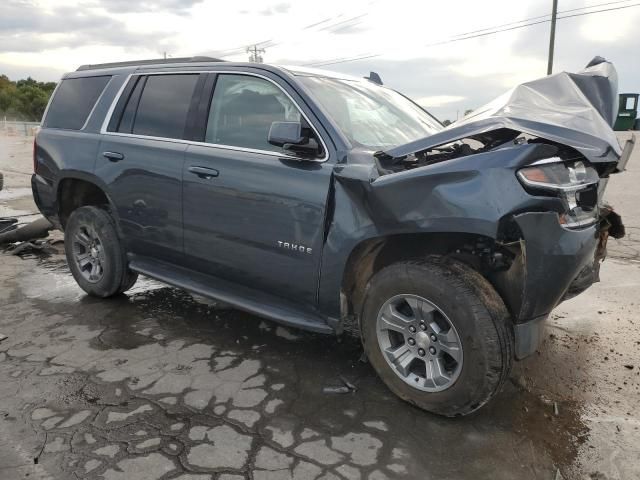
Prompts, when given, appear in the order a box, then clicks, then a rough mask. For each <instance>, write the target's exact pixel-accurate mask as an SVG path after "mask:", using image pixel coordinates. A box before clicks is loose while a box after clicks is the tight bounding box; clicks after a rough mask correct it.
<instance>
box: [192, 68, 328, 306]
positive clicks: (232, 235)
mask: <svg viewBox="0 0 640 480" xmlns="http://www.w3.org/2000/svg"><path fill="white" fill-rule="evenodd" d="M214 80H215V88H214V89H213V95H212V96H210V97H208V98H206V102H205V103H206V105H205V106H206V108H205V110H204V119H203V120H202V122H203V123H205V125H203V127H205V128H204V129H203V132H202V138H200V141H201V144H200V145H190V146H189V148H188V149H187V152H186V161H185V165H184V184H183V185H184V232H185V237H184V242H185V260H186V261H187V262H188V264H189V265H190V266H191V267H192V268H194V269H197V270H200V271H202V272H205V273H209V274H212V275H215V276H216V277H219V278H222V279H225V280H229V281H232V282H235V283H239V284H242V285H244V286H247V287H250V288H255V289H259V290H261V291H265V292H270V293H272V294H275V295H278V296H280V297H281V298H285V299H287V300H293V301H296V302H301V303H304V304H309V303H315V296H316V295H315V294H316V290H317V285H318V273H319V265H320V259H321V252H322V244H323V232H324V216H325V206H326V201H327V194H328V191H329V184H330V179H331V173H332V166H331V165H330V164H329V163H328V162H324V160H326V158H327V152H326V148H324V151H323V152H322V153H321V154H320V155H319V156H318V158H316V159H315V161H300V160H296V159H294V158H292V157H291V156H289V155H287V154H286V153H285V152H284V151H283V150H282V149H280V148H278V147H274V146H272V145H270V144H269V143H268V141H267V135H268V133H269V128H270V127H271V123H272V122H274V121H299V120H302V121H303V122H308V120H307V119H306V118H305V117H304V116H303V115H302V114H301V109H300V108H299V106H298V104H296V102H295V101H294V100H293V98H294V97H293V96H294V95H295V92H294V91H292V90H289V91H287V90H286V89H287V88H290V87H287V86H286V85H281V84H279V83H278V81H277V79H275V78H267V77H266V76H257V75H250V74H246V73H237V74H236V73H220V74H217V76H216V77H215V78H214ZM211 83H212V84H213V83H214V82H211ZM205 92H206V89H205ZM315 135H317V133H316V134H315ZM318 141H319V143H321V144H322V141H321V139H320V138H318Z"/></svg>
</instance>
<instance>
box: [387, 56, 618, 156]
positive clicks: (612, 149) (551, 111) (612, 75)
mask: <svg viewBox="0 0 640 480" xmlns="http://www.w3.org/2000/svg"><path fill="white" fill-rule="evenodd" d="M617 92H618V75H617V73H616V70H615V68H614V66H613V64H611V63H610V62H607V61H606V60H604V59H602V58H600V57H596V58H594V59H593V60H592V61H591V62H590V63H589V65H588V66H587V68H586V69H584V70H583V71H581V72H578V73H567V72H562V73H557V74H555V75H550V76H547V77H543V78H540V79H538V80H533V81H531V82H526V83H523V84H521V85H518V86H517V87H515V88H513V89H511V90H509V91H508V92H506V93H504V94H503V95H501V96H499V97H498V98H496V99H495V100H493V101H492V102H490V103H488V104H486V105H485V106H483V107H481V108H478V109H477V110H475V111H473V112H472V113H471V114H469V115H467V116H466V117H465V118H463V119H462V120H460V121H458V122H455V123H453V124H452V125H450V126H449V127H447V128H445V129H444V130H442V131H440V132H438V133H436V134H434V135H430V136H428V137H424V138H422V139H419V140H416V141H413V142H410V143H407V144H404V145H401V146H399V147H395V148H392V149H389V150H386V151H384V152H383V154H386V155H388V156H389V157H392V158H399V157H404V156H406V155H409V154H412V153H416V152H420V151H424V150H427V149H430V148H432V147H436V146H439V145H444V144H446V143H450V142H452V141H455V140H459V139H462V138H471V137H473V136H474V135H475V136H480V135H481V134H483V133H486V132H490V131H492V130H497V129H509V130H513V131H515V132H522V133H526V134H531V135H534V136H537V137H542V138H546V139H548V140H552V141H555V142H558V143H562V144H565V145H569V146H571V147H573V148H575V149H576V150H577V151H579V152H580V153H582V154H583V155H584V156H585V157H586V158H587V159H589V160H590V161H592V162H616V161H618V159H619V158H620V155H621V153H622V149H621V148H620V144H619V143H618V139H617V138H616V135H615V133H614V131H613V129H612V126H613V123H614V122H615V118H616V115H617V103H618V102H617Z"/></svg>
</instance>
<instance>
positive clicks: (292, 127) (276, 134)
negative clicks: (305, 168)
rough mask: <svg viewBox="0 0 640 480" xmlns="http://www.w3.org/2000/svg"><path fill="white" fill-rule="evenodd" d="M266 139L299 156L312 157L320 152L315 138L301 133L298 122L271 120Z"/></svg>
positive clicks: (301, 128) (306, 129) (300, 125)
mask: <svg viewBox="0 0 640 480" xmlns="http://www.w3.org/2000/svg"><path fill="white" fill-rule="evenodd" d="M304 130H305V131H308V130H309V129H308V128H304ZM267 140H268V142H269V143H270V144H271V145H275V146H276V147H282V149H283V150H287V151H289V152H291V153H292V154H294V155H296V156H298V157H301V158H305V157H306V158H314V157H316V156H317V155H318V153H320V145H318V142H317V141H316V139H315V138H309V136H307V135H306V134H305V133H303V126H302V124H301V123H300V122H272V123H271V128H270V129H269V137H268V139H267Z"/></svg>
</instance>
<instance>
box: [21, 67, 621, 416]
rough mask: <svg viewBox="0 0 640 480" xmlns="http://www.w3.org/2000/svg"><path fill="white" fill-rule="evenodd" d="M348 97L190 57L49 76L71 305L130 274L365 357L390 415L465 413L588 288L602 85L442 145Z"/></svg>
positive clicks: (529, 101)
mask: <svg viewBox="0 0 640 480" xmlns="http://www.w3.org/2000/svg"><path fill="white" fill-rule="evenodd" d="M381 83H382V82H381V81H380V79H379V77H378V76H377V75H375V74H373V75H371V76H370V77H369V78H366V79H358V78H352V77H347V76H344V75H339V74H334V73H330V72H324V71H318V70H308V69H303V68H298V67H277V66H269V65H262V64H241V63H227V62H220V61H214V60H213V59H205V58H192V59H178V60H171V61H146V62H129V63H118V64H102V65H88V66H83V67H80V68H79V69H78V70H77V71H75V72H72V73H68V74H66V75H65V76H64V77H63V79H62V81H61V82H60V83H59V85H58V87H57V89H56V91H55V93H54V95H53V98H52V100H51V102H50V105H49V106H48V108H47V111H46V112H45V115H44V119H43V122H42V129H41V130H40V131H39V133H38V135H37V137H36V142H35V146H34V168H35V174H34V175H33V179H32V185H33V194H34V197H35V200H36V202H37V204H38V207H39V208H40V210H41V212H42V213H43V214H44V215H45V216H46V217H47V218H48V219H49V220H50V221H51V222H53V223H54V225H55V226H56V227H58V228H60V229H62V230H64V233H65V249H66V254H67V260H68V263H69V268H70V269H71V272H72V273H73V276H74V277H75V279H76V281H77V282H78V284H79V285H80V287H81V288H82V289H84V290H85V291H86V292H87V293H89V294H90V295H95V296H98V297H110V296H113V295H117V294H120V293H122V292H124V291H126V290H127V289H129V288H130V287H131V286H132V285H133V284H134V283H135V281H136V278H137V276H138V274H139V273H141V274H143V275H147V276H149V277H153V278H155V279H158V280H160V281H162V282H166V283H168V284H171V285H175V286H178V287H182V288H185V289H187V290H190V291H192V292H196V293H198V294H200V295H205V296H208V297H213V298H216V299H220V300H222V301H224V302H227V303H230V304H232V305H235V306H237V307H238V308H241V309H244V310H247V311H250V312H253V313H256V314H258V315H261V316H264V317H267V318H270V319H272V320H274V321H277V322H281V323H283V324H286V325H290V326H296V327H300V328H304V329H308V330H312V331H315V332H321V333H336V334H342V333H344V332H346V333H349V334H352V335H356V336H358V337H360V338H361V339H362V342H363V345H364V349H365V352H366V354H367V356H368V358H369V360H370V362H371V364H372V365H373V367H374V368H375V370H376V371H377V372H378V374H379V375H380V377H381V378H382V380H383V381H384V382H385V383H386V384H387V385H388V386H389V388H390V389H391V390H392V391H393V392H395V393H396V394H397V395H399V396H400V397H401V398H403V399H405V400H407V401H409V402H411V403H413V404H415V405H417V406H419V407H421V408H423V409H425V410H428V411H431V412H435V413H439V414H442V415H448V416H454V415H464V414H468V413H470V412H473V411H474V410H476V409H478V408H480V407H481V406H482V405H484V404H485V403H486V402H487V401H489V399H490V398H491V397H492V396H493V395H495V394H496V392H498V390H499V389H500V387H501V385H502V384H503V382H504V381H505V379H506V378H507V376H508V373H509V370H510V367H511V364H512V362H513V360H514V359H520V358H523V357H525V356H527V355H529V354H531V353H532V352H534V351H535V349H536V348H537V346H538V344H539V341H540V339H541V336H542V332H543V325H544V320H545V319H546V318H547V316H548V315H549V313H550V312H551V310H552V309H553V308H554V307H555V306H556V305H557V304H558V303H559V302H561V301H562V300H563V299H565V298H568V297H570V296H572V295H575V294H577V293H580V292H582V291H583V290H585V289H586V288H587V287H588V286H589V285H591V283H593V282H594V281H596V280H597V278H598V267H599V262H600V261H601V260H602V259H603V258H604V255H605V245H606V240H607V236H608V235H609V234H611V235H614V236H619V235H621V231H622V228H623V227H622V225H621V223H620V217H619V216H618V215H617V214H615V213H614V212H613V211H612V210H611V209H610V208H608V207H604V206H602V205H601V202H600V199H601V198H602V191H603V189H604V186H605V185H606V181H607V178H608V176H609V175H610V174H611V173H615V172H617V171H620V170H622V169H623V167H624V163H625V161H626V159H627V158H628V155H629V153H630V149H631V147H632V144H631V143H629V144H628V145H627V146H626V147H625V149H622V148H621V147H620V145H619V144H618V142H617V140H616V137H615V135H614V134H613V132H612V130H611V124H612V122H613V119H614V118H615V113H616V112H615V104H616V102H615V100H616V98H615V97H616V88H617V87H616V80H615V70H614V69H613V66H612V65H611V64H610V63H608V62H606V61H604V60H602V59H599V58H596V59H594V61H593V62H592V63H591V64H590V65H589V66H588V68H587V69H586V70H584V71H583V72H580V73H577V74H568V73H561V74H557V75H554V76H550V77H546V78H543V79H540V80H536V81H533V82H529V83H527V84H525V85H521V86H518V87H516V88H515V89H513V90H512V91H510V92H508V93H507V94H506V95H505V96H503V97H501V98H500V99H498V100H496V101H495V102H493V103H491V104H489V105H488V106H486V107H484V108H482V109H479V110H477V111H476V112H474V113H473V114H472V115H470V116H469V117H467V118H465V119H464V120H463V121H460V122H456V123H455V124H453V125H452V126H450V127H448V128H443V127H442V125H441V124H440V123H439V122H438V121H437V120H436V119H435V118H434V117H432V116H431V115H430V114H429V113H428V112H426V111H425V110H424V109H422V108H421V107H420V106H418V105H417V104H415V103H413V102H412V101H411V100H409V99H408V98H406V97H405V96H403V95H402V94H400V93H398V92H396V91H394V90H392V89H390V88H387V87H385V86H383V85H381Z"/></svg>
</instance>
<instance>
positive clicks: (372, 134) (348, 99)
mask: <svg viewBox="0 0 640 480" xmlns="http://www.w3.org/2000/svg"><path fill="white" fill-rule="evenodd" d="M298 78H299V79H300V81H301V82H302V83H303V84H304V85H305V86H306V87H307V88H308V89H309V90H311V93H312V94H313V96H314V97H315V98H316V100H317V101H318V102H319V103H320V104H321V105H322V107H324V109H325V110H326V111H327V113H328V114H329V115H330V116H331V118H332V119H333V120H334V121H335V122H336V123H337V125H338V127H339V128H340V130H341V131H342V133H343V134H344V135H345V136H346V137H347V138H348V139H349V141H350V142H351V143H352V144H353V145H356V146H361V147H368V148H372V149H384V148H390V147H395V146H398V145H402V144H405V143H408V142H411V141H413V140H418V139H419V138H423V137H426V136H429V135H433V134H434V133H436V132H439V131H440V130H442V126H440V124H439V123H438V122H437V121H436V120H435V119H434V118H433V117H431V116H430V115H429V114H428V113H426V112H425V111H424V110H422V109H421V108H420V107H419V106H417V105H416V104H414V103H413V102H411V101H410V100H408V99H407V98H405V97H403V96H402V95H400V94H399V93H397V92H395V91H393V90H391V89H389V88H385V87H381V86H378V85H375V84H373V83H371V82H369V81H360V80H343V79H336V78H328V77H317V76H300V77H298Z"/></svg>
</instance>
